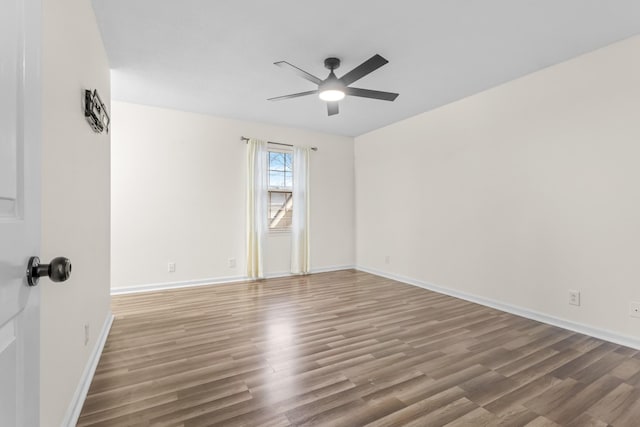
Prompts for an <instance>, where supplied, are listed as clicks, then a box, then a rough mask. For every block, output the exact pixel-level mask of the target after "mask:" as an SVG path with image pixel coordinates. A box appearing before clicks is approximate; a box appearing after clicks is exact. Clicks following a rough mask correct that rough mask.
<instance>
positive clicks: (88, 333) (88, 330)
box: [84, 323, 91, 347]
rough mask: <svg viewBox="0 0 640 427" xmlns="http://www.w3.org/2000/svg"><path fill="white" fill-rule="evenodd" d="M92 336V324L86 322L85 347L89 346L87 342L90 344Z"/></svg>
mask: <svg viewBox="0 0 640 427" xmlns="http://www.w3.org/2000/svg"><path fill="white" fill-rule="evenodd" d="M90 337H91V335H90V326H89V324H88V323H85V324H84V345H85V347H86V346H87V344H89V338H90Z"/></svg>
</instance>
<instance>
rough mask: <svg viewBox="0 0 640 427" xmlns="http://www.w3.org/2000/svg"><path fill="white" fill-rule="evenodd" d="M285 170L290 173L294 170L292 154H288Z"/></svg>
mask: <svg viewBox="0 0 640 427" xmlns="http://www.w3.org/2000/svg"><path fill="white" fill-rule="evenodd" d="M284 169H285V170H287V171H290V170H292V169H293V160H292V158H291V153H286V154H285V157H284Z"/></svg>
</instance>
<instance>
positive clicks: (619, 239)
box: [355, 37, 640, 342]
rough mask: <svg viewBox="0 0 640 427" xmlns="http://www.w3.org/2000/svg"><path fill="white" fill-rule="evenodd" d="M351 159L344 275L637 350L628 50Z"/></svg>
mask: <svg viewBox="0 0 640 427" xmlns="http://www.w3.org/2000/svg"><path fill="white" fill-rule="evenodd" d="M469 72H473V70H469ZM425 96H428V94H425ZM355 151H356V154H355V155H356V195H357V199H356V224H357V230H356V236H357V239H356V240H357V243H356V247H357V265H358V266H361V267H364V268H368V269H373V270H377V271H381V272H384V273H386V274H392V275H400V276H404V277H407V278H409V279H412V280H416V281H418V282H428V283H431V284H435V285H439V286H442V287H448V288H450V289H452V290H454V291H456V292H462V293H466V294H473V295H478V296H481V297H484V298H489V299H493V300H496V301H499V302H502V303H506V304H509V305H512V306H519V307H523V308H526V309H528V310H533V311H537V312H541V313H543V314H546V315H550V316H554V317H557V318H561V319H566V320H568V321H571V322H576V323H578V324H582V325H587V326H590V327H592V328H597V329H600V330H609V331H613V332H614V333H617V334H620V335H625V336H628V337H632V338H635V339H636V340H637V339H638V338H640V319H637V318H631V317H629V315H628V304H629V301H631V300H635V301H640V269H639V268H638V265H639V260H640V243H639V242H640V191H639V187H638V183H639V182H640V167H639V161H640V37H635V38H632V39H629V40H626V41H623V42H621V43H617V44H614V45H612V46H610V47H607V48H604V49H601V50H598V51H595V52H592V53H590V54H587V55H584V56H581V57H578V58H576V59H574V60H571V61H568V62H566V63H563V64H560V65H557V66H554V67H551V68H548V69H545V70H543V71H540V72H537V73H535V74H531V75H529V76H526V77H524V78H521V79H518V80H515V81H513V82H510V83H507V84H505V85H502V86H499V87H497V88H494V89H491V90H488V91H486V92H483V93H480V94H478V95H475V96H472V97H469V98H466V99H463V100H461V101H459V102H455V103H453V104H450V105H447V106H445V107H443V108H440V109H437V110H434V111H431V112H427V113H424V114H421V115H418V116H416V117H413V118H410V119H408V120H405V121H402V122H399V123H396V124H393V125H390V126H388V127H385V128H383V129H379V130H377V131H374V132H371V133H369V134H366V135H363V136H360V137H357V138H356V139H355ZM387 255H388V256H390V262H389V263H388V264H387V263H386V262H385V256H387ZM569 289H576V290H580V291H581V292H582V305H581V306H580V307H576V306H571V305H569V304H568V290H569ZM636 342H637V341H636Z"/></svg>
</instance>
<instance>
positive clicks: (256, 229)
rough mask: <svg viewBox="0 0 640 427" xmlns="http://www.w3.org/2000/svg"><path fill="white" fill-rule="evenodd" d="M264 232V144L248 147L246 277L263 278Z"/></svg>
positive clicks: (253, 140)
mask: <svg viewBox="0 0 640 427" xmlns="http://www.w3.org/2000/svg"><path fill="white" fill-rule="evenodd" d="M266 232H267V143H266V142H264V141H260V140H258V139H253V138H252V139H250V140H249V141H248V143H247V276H248V277H249V278H251V279H262V278H264V268H263V259H264V239H265V235H266Z"/></svg>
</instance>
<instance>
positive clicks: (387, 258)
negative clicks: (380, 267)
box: [384, 255, 391, 264]
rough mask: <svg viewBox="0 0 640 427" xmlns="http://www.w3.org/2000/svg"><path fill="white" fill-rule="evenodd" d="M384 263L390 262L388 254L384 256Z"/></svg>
mask: <svg viewBox="0 0 640 427" xmlns="http://www.w3.org/2000/svg"><path fill="white" fill-rule="evenodd" d="M384 263H385V264H391V257H390V256H389V255H387V256H385V257H384Z"/></svg>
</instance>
